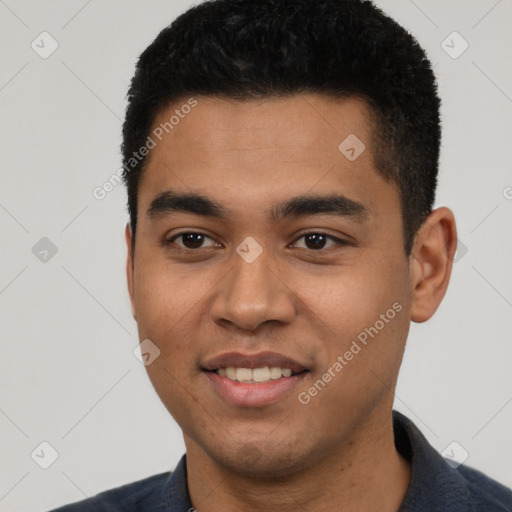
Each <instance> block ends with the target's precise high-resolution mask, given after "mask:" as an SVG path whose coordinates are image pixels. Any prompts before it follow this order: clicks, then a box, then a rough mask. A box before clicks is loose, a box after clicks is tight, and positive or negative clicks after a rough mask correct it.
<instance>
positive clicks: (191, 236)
mask: <svg viewBox="0 0 512 512" xmlns="http://www.w3.org/2000/svg"><path fill="white" fill-rule="evenodd" d="M180 238H181V239H182V243H181V244H179V243H178V244H176V245H178V247H181V248H184V249H201V248H202V247H205V246H204V245H203V244H204V242H205V240H207V239H208V240H212V239H211V238H210V237H209V236H207V235H204V234H202V233H195V232H187V233H179V234H177V235H174V236H173V237H171V238H169V239H167V240H165V241H164V244H165V245H171V244H173V243H174V242H175V240H179V239H180ZM212 242H214V241H213V240H212ZM214 245H215V242H214V244H213V245H210V246H209V247H212V246H214Z"/></svg>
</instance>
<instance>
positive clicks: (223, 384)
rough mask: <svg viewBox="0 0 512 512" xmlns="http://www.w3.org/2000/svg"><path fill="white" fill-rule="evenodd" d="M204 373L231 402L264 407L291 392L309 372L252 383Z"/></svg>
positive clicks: (242, 405) (215, 373)
mask: <svg viewBox="0 0 512 512" xmlns="http://www.w3.org/2000/svg"><path fill="white" fill-rule="evenodd" d="M203 373H204V374H205V375H206V377H208V380H209V381H210V382H211V383H212V385H213V387H214V389H215V391H216V392H217V393H218V394H219V395H220V396H221V397H222V398H224V399H225V400H227V401H228V402H230V403H231V404H233V405H236V406H238V407H263V406H265V405H269V404H272V403H275V402H277V401H279V400H280V399H282V398H283V397H285V396H286V395H287V394H289V393H290V392H291V391H292V390H293V389H294V388H295V387H296V386H298V384H299V383H300V382H301V381H302V379H303V378H304V376H305V375H306V373H307V372H303V373H299V374H297V375H292V376H291V377H281V378H280V379H275V380H270V381H268V382H257V383H252V384H250V383H247V382H238V381H235V380H231V379H228V378H227V377H221V376H220V375H219V374H218V373H217V372H207V371H205V372H203Z"/></svg>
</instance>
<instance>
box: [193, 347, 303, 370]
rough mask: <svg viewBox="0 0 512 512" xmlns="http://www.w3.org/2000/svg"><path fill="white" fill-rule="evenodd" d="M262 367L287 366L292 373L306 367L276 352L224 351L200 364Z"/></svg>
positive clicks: (206, 366) (207, 365) (210, 366)
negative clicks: (244, 352)
mask: <svg viewBox="0 0 512 512" xmlns="http://www.w3.org/2000/svg"><path fill="white" fill-rule="evenodd" d="M228 366H233V367H235V368H250V369H252V370H253V369H254V368H263V367H264V366H278V367H280V368H289V369H290V370H291V371H292V372H293V373H300V372H302V371H304V370H306V369H307V368H306V367H305V366H303V365H302V364H300V363H299V362H297V361H295V360H294V359H292V358H290V357H286V356H283V355H282V354H277V353H276V352H270V351H266V352H258V353H256V354H242V353H240V352H225V353H223V354H220V355H218V356H216V357H214V358H212V359H208V360H207V361H205V362H204V363H203V364H202V368H203V369H204V370H210V371H211V370H218V369H219V368H227V367H228Z"/></svg>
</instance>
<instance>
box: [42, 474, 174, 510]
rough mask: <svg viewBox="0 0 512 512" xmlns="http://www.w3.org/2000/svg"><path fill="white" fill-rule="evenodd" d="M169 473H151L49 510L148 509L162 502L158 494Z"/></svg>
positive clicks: (169, 475)
mask: <svg viewBox="0 0 512 512" xmlns="http://www.w3.org/2000/svg"><path fill="white" fill-rule="evenodd" d="M171 475H172V472H170V471H167V472H164V473H159V474H157V475H152V476H149V477H146V478H143V479H141V480H137V481H135V482H131V483H128V484H124V485H121V486H119V487H114V488H112V489H109V490H106V491H103V492H101V493H99V494H96V495H95V496H92V497H90V498H87V499H85V500H81V501H78V502H75V503H71V504H69V505H64V506H63V507H59V508H57V509H54V510H51V511H50V512H86V511H91V510H95V511H96V512H100V511H101V512H107V511H108V512H117V511H119V512H121V511H122V512H138V511H142V510H150V509H149V505H150V504H152V505H156V504H157V503H160V504H161V503H162V502H161V500H160V499H159V496H158V494H159V493H160V490H161V489H162V488H163V487H164V486H165V484H166V482H167V481H168V480H169V478H170V477H171ZM152 510H153V509H152ZM154 510H155V511H156V510H158V508H156V507H155V508H154ZM162 510H165V509H162Z"/></svg>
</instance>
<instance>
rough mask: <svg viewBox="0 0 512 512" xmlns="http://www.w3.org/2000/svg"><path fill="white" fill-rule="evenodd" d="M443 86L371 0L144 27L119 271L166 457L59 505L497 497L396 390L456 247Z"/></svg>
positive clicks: (468, 502) (495, 504)
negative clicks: (431, 434) (176, 449)
mask: <svg viewBox="0 0 512 512" xmlns="http://www.w3.org/2000/svg"><path fill="white" fill-rule="evenodd" d="M439 105H440V102H439V98H438V96H437V90H436V84H435V78H434V75H433V72H432V69H431V65H430V63H429V61H428V60H427V58H426V56H425V53H424V51H423V50H422V49H421V48H420V46H419V45H418V43H417V42H416V41H415V40H414V39H413V38H412V36H410V35H409V34H408V33H407V32H406V31H405V30H404V29H403V28H401V27H400V26H399V25H397V23H396V22H394V21H393V20H391V19H390V18H389V17H387V16H385V15H384V14H383V13H382V12H381V11H380V10H378V9H377V8H376V7H375V6H374V5H373V4H372V3H371V2H369V1H362V0H294V1H291V0H261V1H259V2H253V1H251V0H214V1H211V2H207V3H202V4H200V5H198V6H196V7H194V8H192V9H190V10H189V11H188V12H186V13H185V14H183V15H182V16H180V17H179V18H178V19H177V20H176V21H175V22H174V23H173V24H172V25H171V26H170V27H168V28H166V29H164V30H163V31H162V32H161V33H160V34H159V35H158V37H157V38H156V40H155V41H154V42H153V43H152V44H151V45H150V46H149V47H148V48H147V49H146V50H145V51H144V53H143V54H142V55H141V57H140V60H139V62H138V64H137V70H136V73H135V76H134V78H133V80H132V84H131V88H130V91H129V106H128V109H127V113H126V120H125V124H124V128H123V138H124V139H123V157H124V169H125V174H124V177H125V181H126V184H127V188H128V207H129V213H130V223H129V224H128V225H127V227H126V241H127V248H128V259H127V278H128V288H129V293H130V298H131V303H132V310H133V316H134V318H135V319H136V321H137V325H138V331H139V338H140V340H141V341H142V342H143V343H145V344H146V345H145V346H146V349H147V350H148V353H150V354H155V356H154V360H153V361H152V362H151V363H150V364H148V366H147V370H148V375H149V377H150V380H151V382H152V383H153V385H154V387H155V390H156V391H157V393H158V395H159V396H160V398H161V400H162V402H163V403H164V405H165V406H166V407H167V409H168V410H169V412H170V413H171V414H172V416H173V417H174V418H175V420H176V421H177V423H178V424H179V425H180V427H181V428H182V430H183V435H184V440H185V445H186V456H184V457H183V458H182V460H181V461H180V463H179V465H178V466H177V468H176V469H175V470H174V471H173V472H172V473H171V472H168V473H162V474H160V475H155V476H152V477H149V478H146V479H144V480H141V481H138V482H134V483H131V484H127V485H125V486H123V487H120V488H116V489H112V490H110V491H106V492H104V493H101V494H99V495H97V496H96V497H93V498H90V499H88V500H85V501H83V502H80V503H77V504H74V505H69V506H67V507H63V508H60V509H59V511H60V512H65V511H85V510H87V511H89V510H90V511H92V510H105V511H107V510H108V511H124V512H128V511H135V510H137V511H139V510H144V511H152V512H156V511H172V512H178V511H180V512H184V511H187V510H197V511H199V512H205V511H208V512H209V511H224V512H231V511H260V510H265V511H267V512H268V511H271V512H272V511H279V512H287V511H292V510H293V511H295V510H304V511H312V512H313V511H314V512H316V511H339V510H343V511H345V512H353V511H357V512H361V511H375V510H378V511H379V512H396V511H401V512H409V511H427V510H428V511H449V512H451V511H453V512H455V511H479V512H480V511H489V512H490V511H510V510H512V491H510V490H509V489H507V488H506V487H504V486H502V485H501V484H499V483H497V482H495V481H493V480H491V479H490V478H488V477H486V476H485V475H483V474H482V473H480V472H478V471H476V470H473V469H470V468H468V467H464V466H460V467H459V468H458V469H453V468H452V467H451V466H449V465H448V464H447V462H445V461H444V459H443V458H442V457H441V456H440V455H439V454H438V453H437V452H435V450H434V449H433V448H432V447H431V446H430V445H429V444H428V443H427V441H426V440H425V438H424V437H423V436H422V434H421V433H420V432H419V430H418V429H417V428H416V427H415V425H414V424H413V423H412V422H411V421H410V420H408V419H407V418H406V417H404V416H402V415H401V414H399V413H397V412H393V410H392V407H393V398H394V389H395V386H396V381H397V376H398V372H399V367H400V363H401V360H402V354H403V351H404V348H405V343H406V339H407V335H408V330H409V325H410V322H411V321H413V322H425V321H427V320H428V319H429V318H431V317H432V315H433V314H434V313H435V311H436V309H437V307H438V306H439V304H440V302H441V300H442V299H443V297H444V294H445V292H446V289H447V286H448V282H449V279H450V274H451V270H452V261H453V257H454V254H455V251H456V243H457V242H456V241H457V234H456V227H455V220H454V216H453V214H452V212H451V211H450V210H449V209H448V208H438V209H436V210H432V208H433V204H434V199H435V189H436V182H437V170H438V159H439V147H440V120H439ZM151 357H153V356H151Z"/></svg>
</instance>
